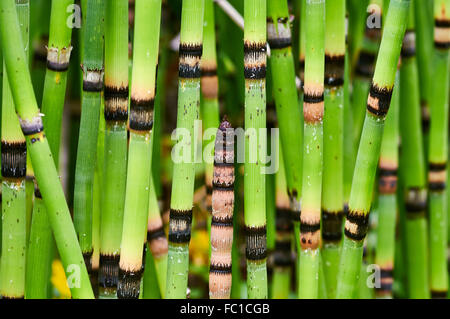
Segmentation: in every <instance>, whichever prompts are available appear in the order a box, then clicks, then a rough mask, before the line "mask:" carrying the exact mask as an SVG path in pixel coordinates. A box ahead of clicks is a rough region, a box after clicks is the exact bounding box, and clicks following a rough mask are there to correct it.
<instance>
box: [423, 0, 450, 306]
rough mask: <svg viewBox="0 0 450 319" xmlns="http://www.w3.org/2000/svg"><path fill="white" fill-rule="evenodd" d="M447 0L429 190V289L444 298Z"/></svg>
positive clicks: (441, 4)
mask: <svg viewBox="0 0 450 319" xmlns="http://www.w3.org/2000/svg"><path fill="white" fill-rule="evenodd" d="M448 10H450V0H436V1H435V2H434V24H435V27H434V55H433V62H434V65H433V82H434V81H436V82H435V83H434V86H433V95H432V100H431V127H430V144H429V149H428V161H429V162H428V190H429V215H430V237H429V238H430V260H431V263H430V274H431V276H430V290H431V297H432V298H447V291H448V268H447V238H448V234H447V223H448V221H447V204H448V203H447V194H446V183H447V162H448V103H449V101H448V98H449V87H448V85H449V52H450V51H449V49H450V37H449V34H450V27H449V25H450V12H448Z"/></svg>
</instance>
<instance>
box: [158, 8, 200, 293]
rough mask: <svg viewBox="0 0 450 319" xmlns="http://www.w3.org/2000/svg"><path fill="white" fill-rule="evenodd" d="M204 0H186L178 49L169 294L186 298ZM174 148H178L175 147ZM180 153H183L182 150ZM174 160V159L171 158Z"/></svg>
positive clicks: (168, 276) (168, 270)
mask: <svg viewBox="0 0 450 319" xmlns="http://www.w3.org/2000/svg"><path fill="white" fill-rule="evenodd" d="M204 4H205V1H204V0H183V5H182V11H181V35H180V52H179V75H178V76H179V78H178V111H177V130H179V131H178V132H179V133H181V134H177V135H178V141H177V145H176V148H178V154H179V155H181V157H179V158H178V160H177V161H176V162H175V164H174V167H173V183H172V197H171V202H170V222H169V223H170V225H169V255H168V268H167V283H166V298H170V299H173V298H183V299H184V298H186V292H187V279H188V278H187V275H188V271H189V242H190V239H191V223H192V204H193V196H194V179H195V151H196V147H195V145H196V140H195V137H196V135H195V134H194V126H195V124H194V123H195V120H197V119H198V116H199V106H200V67H199V64H200V59H201V56H202V39H203V14H204ZM174 152H175V150H174ZM180 153H181V154H180ZM172 160H173V159H172Z"/></svg>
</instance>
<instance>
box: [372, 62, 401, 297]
mask: <svg viewBox="0 0 450 319" xmlns="http://www.w3.org/2000/svg"><path fill="white" fill-rule="evenodd" d="M399 84H400V72H398V71H397V76H396V79H395V89H394V91H393V94H392V100H391V106H390V109H391V111H390V112H389V114H388V115H387V117H386V128H385V130H384V133H383V140H382V142H381V150H380V161H379V163H378V171H379V179H378V192H379V195H378V226H377V230H376V231H377V242H376V249H375V252H376V255H375V263H376V264H377V265H378V266H380V269H381V271H380V277H381V283H380V284H381V286H380V287H379V288H377V289H376V291H375V293H376V296H377V298H392V284H393V279H394V278H393V273H394V251H395V228H396V220H397V180H398V174H397V172H398V153H399V150H398V148H399V110H400V105H399V104H400V88H399ZM408 94H409V92H408Z"/></svg>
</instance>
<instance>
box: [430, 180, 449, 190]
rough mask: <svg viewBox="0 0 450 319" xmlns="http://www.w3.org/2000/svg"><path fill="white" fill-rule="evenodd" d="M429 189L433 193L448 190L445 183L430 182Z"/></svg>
mask: <svg viewBox="0 0 450 319" xmlns="http://www.w3.org/2000/svg"><path fill="white" fill-rule="evenodd" d="M428 188H429V189H430V191H431V192H443V191H445V188H446V183H445V182H430V183H429V184H428Z"/></svg>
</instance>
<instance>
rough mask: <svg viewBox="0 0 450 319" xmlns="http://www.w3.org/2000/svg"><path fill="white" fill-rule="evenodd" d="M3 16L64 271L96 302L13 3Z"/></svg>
mask: <svg viewBox="0 0 450 319" xmlns="http://www.w3.org/2000/svg"><path fill="white" fill-rule="evenodd" d="M0 16H1V19H0V29H1V35H2V47H3V48H8V49H7V50H5V51H4V59H5V64H6V69H7V73H8V80H9V83H10V85H11V92H12V95H13V99H14V104H15V107H16V111H17V113H18V115H19V120H20V125H21V127H22V132H23V134H24V135H25V138H26V140H27V151H29V153H30V155H31V161H32V165H33V168H34V171H35V176H36V180H37V182H38V184H39V186H40V190H41V193H42V197H43V199H44V202H45V206H46V208H47V210H48V218H49V220H50V225H51V227H52V230H53V234H54V237H55V240H56V244H57V246H58V250H59V254H60V257H61V260H62V263H63V266H64V271H65V272H66V276H68V277H69V276H70V274H71V273H72V272H73V271H74V268H76V269H77V270H79V275H80V276H79V277H78V278H77V279H79V280H76V282H75V283H74V284H73V285H71V294H72V297H73V298H93V293H92V289H91V285H90V283H89V276H88V273H87V270H86V266H85V265H84V262H83V256H82V254H81V249H80V246H79V245H78V241H77V237H76V233H75V230H74V228H73V224H72V220H71V218H70V213H69V209H68V207H67V203H66V201H65V198H64V193H63V190H62V187H61V183H60V181H59V177H58V174H57V171H56V167H55V164H54V163H53V158H52V154H51V152H50V147H49V144H48V141H47V139H46V136H45V134H44V128H43V124H42V119H41V117H40V113H39V110H38V107H37V102H36V99H35V97H34V94H33V87H32V84H31V78H30V74H29V72H28V68H27V58H26V56H25V53H24V52H23V45H22V40H21V35H20V30H19V23H18V18H17V15H16V12H15V8H14V1H13V0H5V1H1V3H0Z"/></svg>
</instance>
